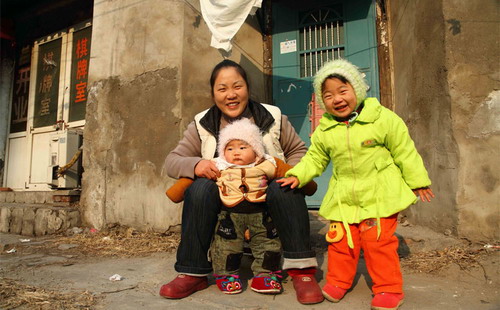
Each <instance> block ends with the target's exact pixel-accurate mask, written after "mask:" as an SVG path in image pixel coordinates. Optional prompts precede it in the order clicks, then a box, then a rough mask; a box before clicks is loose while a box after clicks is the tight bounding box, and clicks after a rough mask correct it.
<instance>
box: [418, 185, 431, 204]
mask: <svg viewBox="0 0 500 310" xmlns="http://www.w3.org/2000/svg"><path fill="white" fill-rule="evenodd" d="M413 193H414V194H415V195H416V196H417V197H420V200H422V201H423V202H425V201H427V202H431V198H434V197H435V196H434V193H433V192H432V190H431V189H430V188H428V187H421V188H416V189H414V190H413Z"/></svg>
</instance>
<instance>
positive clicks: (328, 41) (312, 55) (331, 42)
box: [299, 5, 345, 77]
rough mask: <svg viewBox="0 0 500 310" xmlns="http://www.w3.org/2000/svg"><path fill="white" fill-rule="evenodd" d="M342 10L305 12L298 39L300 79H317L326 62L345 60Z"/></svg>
mask: <svg viewBox="0 0 500 310" xmlns="http://www.w3.org/2000/svg"><path fill="white" fill-rule="evenodd" d="M341 12H342V7H341V6H340V5H338V6H337V7H335V8H321V9H317V10H314V11H312V12H308V13H305V14H304V16H303V17H302V21H301V26H300V36H299V48H300V50H299V55H300V76H301V77H309V76H314V75H315V74H316V72H317V71H318V70H319V69H320V68H321V66H322V65H323V63H325V62H327V61H329V60H333V59H339V58H343V57H344V48H345V39H344V22H343V19H342V14H341Z"/></svg>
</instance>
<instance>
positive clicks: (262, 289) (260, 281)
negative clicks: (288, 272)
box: [250, 272, 283, 294]
mask: <svg viewBox="0 0 500 310" xmlns="http://www.w3.org/2000/svg"><path fill="white" fill-rule="evenodd" d="M280 278H281V275H280V274H277V273H275V272H271V273H259V274H258V275H256V276H255V277H253V279H252V286H251V287H250V288H251V289H252V291H254V292H257V293H261V294H279V293H281V292H282V290H283V287H282V286H281V279H280Z"/></svg>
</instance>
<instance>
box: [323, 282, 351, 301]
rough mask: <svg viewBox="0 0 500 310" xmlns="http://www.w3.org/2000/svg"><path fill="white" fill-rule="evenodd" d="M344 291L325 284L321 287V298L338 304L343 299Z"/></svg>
mask: <svg viewBox="0 0 500 310" xmlns="http://www.w3.org/2000/svg"><path fill="white" fill-rule="evenodd" d="M346 292H347V290H346V289H344V288H341V287H338V286H335V285H331V284H330V283H327V284H326V285H325V286H323V296H325V298H326V299H328V300H329V301H331V302H339V301H340V300H341V299H342V298H344V295H345V293H346Z"/></svg>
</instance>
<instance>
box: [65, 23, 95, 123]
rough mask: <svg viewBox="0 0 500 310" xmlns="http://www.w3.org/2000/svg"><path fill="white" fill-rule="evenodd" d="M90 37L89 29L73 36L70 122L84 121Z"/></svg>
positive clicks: (77, 32)
mask: <svg viewBox="0 0 500 310" xmlns="http://www.w3.org/2000/svg"><path fill="white" fill-rule="evenodd" d="M91 37H92V28H91V27H87V28H84V29H81V30H79V31H76V32H74V34H73V49H72V51H71V52H72V55H71V59H72V61H71V92H70V103H69V121H70V122H73V121H78V120H83V119H85V107H86V104H87V80H88V68H89V62H90V39H91Z"/></svg>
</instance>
